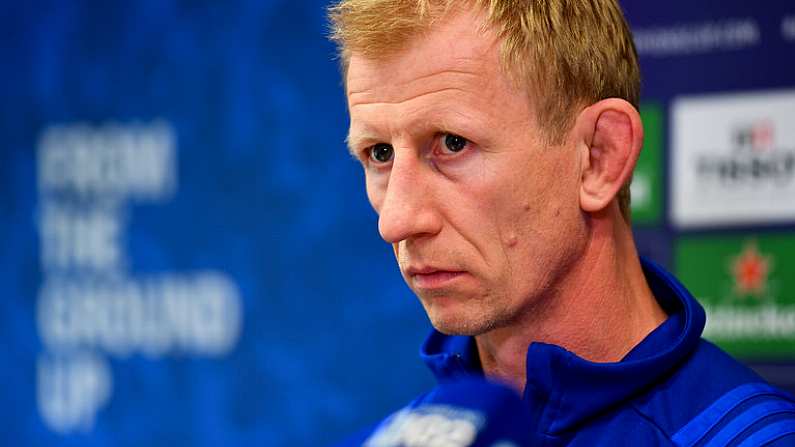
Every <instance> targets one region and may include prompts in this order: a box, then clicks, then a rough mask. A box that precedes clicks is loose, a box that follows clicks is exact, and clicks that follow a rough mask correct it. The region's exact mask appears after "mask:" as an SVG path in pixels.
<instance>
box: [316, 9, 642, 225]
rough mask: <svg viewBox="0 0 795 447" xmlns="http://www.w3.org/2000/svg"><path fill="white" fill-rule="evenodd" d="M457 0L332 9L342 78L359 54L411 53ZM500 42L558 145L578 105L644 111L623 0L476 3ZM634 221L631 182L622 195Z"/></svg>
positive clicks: (624, 210) (549, 136)
mask: <svg viewBox="0 0 795 447" xmlns="http://www.w3.org/2000/svg"><path fill="white" fill-rule="evenodd" d="M461 3H464V2H461V1H460V0H459V1H455V0H341V1H340V2H339V3H337V4H335V5H332V6H331V7H330V8H329V18H330V20H331V39H332V40H333V41H335V42H336V43H337V44H338V46H339V51H340V57H341V61H342V67H343V73H346V72H347V65H348V61H349V59H350V55H351V53H352V52H358V53H360V54H362V55H364V56H366V57H373V58H378V57H384V56H385V55H388V54H391V53H395V52H397V51H399V50H401V49H402V48H404V47H405V46H406V44H407V42H408V41H409V40H411V39H413V38H415V37H416V36H418V35H420V34H421V33H422V32H424V31H427V30H428V29H429V28H430V27H431V26H432V25H433V23H434V21H435V20H437V19H439V18H442V17H444V15H445V14H446V13H448V12H449V10H450V9H451V8H452V7H454V6H456V5H460V4H461ZM469 3H470V4H471V5H473V6H476V7H478V8H480V9H481V10H482V11H483V12H485V13H486V17H487V19H486V20H487V23H486V25H487V26H490V27H491V29H493V30H494V31H495V32H496V34H497V36H498V38H499V39H500V41H501V57H502V62H503V65H504V68H505V70H506V72H507V73H508V74H509V75H511V77H512V78H514V79H516V80H518V81H519V82H522V83H524V84H525V85H526V86H527V87H526V88H527V91H528V93H530V92H538V93H541V94H539V95H538V98H537V99H536V101H537V106H536V115H537V116H536V118H537V120H538V122H539V124H540V126H541V128H542V129H543V131H544V133H545V136H546V137H547V139H548V141H550V142H551V143H554V142H560V141H561V139H562V138H563V137H564V136H565V134H566V133H567V131H568V130H569V129H570V128H571V125H572V123H573V118H574V116H575V114H576V112H577V109H578V108H579V107H582V106H584V105H588V104H593V103H595V102H597V101H600V100H602V99H606V98H621V99H624V100H626V101H628V102H629V103H631V104H632V105H633V106H635V107H636V108H637V107H638V102H639V96H640V69H639V67H638V58H637V52H636V50H635V44H634V43H633V41H632V35H631V33H630V31H629V26H628V25H627V22H626V20H625V19H624V14H623V13H622V11H621V8H620V6H619V5H618V3H617V0H470V2H469ZM618 201H619V206H620V208H621V212H622V214H623V215H624V217H625V218H626V219H627V221H629V216H630V210H629V202H630V196H629V182H628V183H627V184H626V185H624V186H623V187H622V188H621V191H620V192H619V194H618Z"/></svg>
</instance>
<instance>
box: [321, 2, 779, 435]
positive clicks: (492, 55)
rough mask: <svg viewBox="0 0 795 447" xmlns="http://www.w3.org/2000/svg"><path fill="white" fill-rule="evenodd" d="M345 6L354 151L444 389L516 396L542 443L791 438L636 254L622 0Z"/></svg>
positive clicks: (631, 80) (633, 81)
mask: <svg viewBox="0 0 795 447" xmlns="http://www.w3.org/2000/svg"><path fill="white" fill-rule="evenodd" d="M331 19H332V28H333V38H334V40H335V41H336V42H337V43H338V44H339V45H340V50H341V57H342V64H343V71H344V75H345V84H346V91H347V98H348V106H349V112H350V119H351V124H350V133H349V137H348V143H349V146H350V149H351V152H352V153H353V155H354V156H355V157H356V158H358V159H359V160H360V161H361V163H362V165H363V167H364V171H365V175H366V186H367V194H368V198H369V200H370V202H371V203H372V205H373V207H374V208H375V210H376V212H378V214H379V231H380V233H381V236H382V237H383V239H384V240H386V241H387V242H388V243H390V244H392V247H393V249H394V252H395V256H396V258H397V261H398V265H399V267H400V271H401V273H402V275H403V277H404V279H405V281H406V282H407V284H408V285H409V287H410V288H411V289H412V290H413V291H414V293H415V294H416V295H417V296H418V297H419V299H420V301H421V303H422V305H423V307H424V308H425V310H426V312H427V314H428V316H429V318H430V320H431V323H432V324H433V326H434V327H435V330H434V331H433V332H432V334H431V335H430V336H429V338H428V340H427V341H426V343H425V344H424V346H423V352H422V355H423V357H424V360H425V361H426V362H427V363H428V365H429V366H430V368H431V369H432V370H433V372H434V373H435V375H436V376H437V378H438V379H439V381H440V382H442V383H445V382H449V381H451V380H455V379H456V378H459V377H467V376H473V375H474V376H477V375H483V376H485V377H487V378H489V379H491V380H496V381H499V382H502V383H505V384H508V385H509V386H511V387H512V388H514V389H515V390H517V391H519V392H520V393H522V397H523V400H524V402H525V404H526V405H527V406H528V408H529V410H530V411H529V413H530V415H531V416H529V417H528V418H527V421H526V429H527V430H528V431H529V432H532V433H533V434H534V436H535V437H534V439H535V442H536V443H537V445H597V444H598V445H618V444H621V445H624V444H626V445H696V444H698V445H702V444H700V443H712V444H709V445H735V444H736V445H761V443H764V442H777V443H779V444H780V445H795V417H794V416H793V414H795V405H793V403H792V402H790V401H789V400H788V397H786V395H784V394H783V393H780V392H779V391H777V390H775V389H774V388H772V387H770V386H769V385H766V384H764V382H763V381H762V380H761V379H760V378H759V377H758V376H756V375H755V374H754V373H752V372H751V371H750V370H748V369H746V368H745V367H743V366H741V365H740V364H739V363H737V362H736V361H734V360H733V359H731V358H730V357H728V356H727V355H726V354H724V353H723V352H721V351H720V350H719V349H717V348H716V347H715V346H713V345H712V344H710V343H708V342H706V341H704V340H702V339H701V338H700V335H701V331H702V329H703V326H704V313H703V310H702V308H701V307H700V306H699V305H698V304H697V303H696V302H695V300H694V299H693V298H692V297H691V296H690V295H689V294H688V293H687V291H686V290H684V288H683V287H682V286H681V285H680V284H678V283H677V282H676V281H675V279H673V278H672V277H671V276H670V275H669V274H667V273H666V272H664V271H663V270H662V269H661V268H659V267H658V266H656V265H654V264H652V263H650V262H646V261H641V260H639V258H638V255H637V251H636V248H635V245H634V242H633V239H632V232H631V228H630V219H629V192H628V183H629V181H630V179H631V176H632V171H633V169H634V166H635V162H636V160H637V158H638V154H639V153H640V150H641V146H642V142H643V131H642V125H641V120H640V116H639V114H638V112H637V103H638V96H639V84H640V81H639V77H640V75H639V69H638V64H637V56H636V53H635V48H634V45H633V42H632V39H631V35H630V33H629V30H628V27H627V24H626V22H625V20H624V18H623V14H622V12H621V10H620V8H619V6H618V5H617V4H616V3H615V0H588V1H586V0H536V1H531V0H526V1H521V0H512V1H508V0H478V1H475V0H473V1H457V2H456V1H433V0H343V1H342V2H340V3H339V4H338V5H335V6H333V7H332V9H331ZM423 399H424V397H420V398H419V399H418V400H417V401H415V402H414V403H413V404H412V405H411V406H412V407H417V406H421V405H422V403H423ZM779 444H776V445H779Z"/></svg>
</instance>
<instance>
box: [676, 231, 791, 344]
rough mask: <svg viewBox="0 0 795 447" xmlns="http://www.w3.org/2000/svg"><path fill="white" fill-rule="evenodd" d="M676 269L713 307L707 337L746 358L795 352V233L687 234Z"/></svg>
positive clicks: (678, 250)
mask: <svg viewBox="0 0 795 447" xmlns="http://www.w3.org/2000/svg"><path fill="white" fill-rule="evenodd" d="M674 269H675V271H676V275H677V276H678V277H679V279H680V280H681V281H682V282H683V283H684V284H685V286H687V288H688V289H690V291H691V292H692V293H693V295H694V296H695V297H696V298H697V299H698V300H699V301H700V302H701V303H702V304H703V305H704V308H705V309H706V310H707V328H706V330H705V333H704V336H705V337H706V338H708V339H710V340H712V341H714V342H715V343H717V344H718V345H720V346H721V347H722V348H724V349H726V350H727V351H729V352H731V353H732V354H734V355H737V356H740V357H745V358H757V359H759V358H766V359H776V358H782V359H783V358H787V359H791V358H793V357H795V234H766V235H745V236H735V237H715V236H707V237H686V238H683V239H680V240H679V241H678V242H677V244H676V252H675V255H674Z"/></svg>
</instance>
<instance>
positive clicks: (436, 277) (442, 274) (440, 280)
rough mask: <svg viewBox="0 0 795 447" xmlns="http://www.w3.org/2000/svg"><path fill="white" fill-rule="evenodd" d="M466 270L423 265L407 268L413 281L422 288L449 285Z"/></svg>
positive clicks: (407, 272)
mask: <svg viewBox="0 0 795 447" xmlns="http://www.w3.org/2000/svg"><path fill="white" fill-rule="evenodd" d="M465 273H466V272H464V271H462V270H445V269H437V268H435V267H421V268H412V267H409V268H408V269H406V274H407V275H408V277H409V278H410V279H411V283H412V284H413V285H414V286H415V287H417V288H420V289H437V288H441V287H445V286H447V285H449V284H450V283H451V282H453V281H455V280H456V279H458V278H460V277H461V276H463V275H464V274H465Z"/></svg>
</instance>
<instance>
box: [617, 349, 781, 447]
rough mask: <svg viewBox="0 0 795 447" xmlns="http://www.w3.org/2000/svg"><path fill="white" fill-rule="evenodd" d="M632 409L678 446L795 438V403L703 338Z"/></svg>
mask: <svg viewBox="0 0 795 447" xmlns="http://www.w3.org/2000/svg"><path fill="white" fill-rule="evenodd" d="M631 407H632V410H633V411H634V412H636V413H637V414H638V415H639V416H640V418H641V419H643V420H645V422H646V423H647V424H651V425H653V426H654V427H655V430H656V431H659V433H660V434H662V435H664V436H665V437H667V438H668V439H670V440H671V441H673V444H674V445H680V446H689V445H702V444H703V443H704V441H705V440H710V443H709V444H708V445H716V446H717V445H720V446H723V445H741V444H742V442H743V441H744V440H746V439H750V441H749V442H756V441H758V440H760V439H762V438H765V439H767V438H769V439H768V441H772V440H775V439H783V438H782V437H784V436H787V435H789V436H795V398H793V397H792V396H791V395H789V394H787V393H784V392H783V391H781V390H779V389H777V388H775V387H774V386H772V385H770V384H768V383H767V382H765V380H764V379H762V378H761V377H760V376H759V375H757V374H756V373H755V372H753V371H752V370H751V369H750V368H748V367H746V366H745V365H743V364H741V363H740V362H738V361H737V360H735V359H734V358H732V357H731V356H730V355H728V354H727V353H725V352H724V351H722V350H721V349H720V348H718V347H716V346H715V345H713V344H712V343H710V342H708V341H706V340H703V339H702V340H701V341H700V343H699V345H698V347H697V348H696V349H695V350H694V351H693V353H692V354H691V355H690V356H688V357H687V358H686V359H685V360H683V362H682V363H681V364H680V365H678V366H677V368H675V369H674V370H673V371H672V372H671V374H669V375H668V376H666V378H665V379H664V380H663V381H661V382H659V383H657V384H655V385H654V386H652V387H650V388H649V389H648V390H647V391H646V392H645V393H643V394H642V395H640V396H638V397H637V398H636V399H634V400H633V402H632V405H631ZM754 436H757V438H754ZM790 442H793V444H792V445H795V441H794V440H792V439H790ZM749 445H761V444H749ZM786 445H789V444H786Z"/></svg>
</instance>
